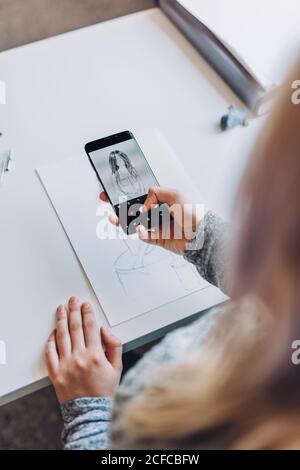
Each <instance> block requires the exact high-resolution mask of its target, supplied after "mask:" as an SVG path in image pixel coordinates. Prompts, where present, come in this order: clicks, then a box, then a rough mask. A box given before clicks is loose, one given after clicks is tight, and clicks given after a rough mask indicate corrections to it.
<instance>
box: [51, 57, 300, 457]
mask: <svg viewBox="0 0 300 470" xmlns="http://www.w3.org/2000/svg"><path fill="white" fill-rule="evenodd" d="M299 78H300V63H299V64H298V65H297V67H296V68H295V70H294V71H293V73H292V76H291V78H290V80H288V82H287V84H286V86H285V88H284V90H283V93H282V97H281V99H280V101H279V103H278V104H277V108H276V109H274V111H273V113H272V116H271V117H270V118H269V120H268V122H267V124H266V127H265V129H264V131H263V133H262V135H261V138H260V141H259V142H258V145H257V147H256V149H255V151H254V154H253V155H252V158H251V159H250V161H249V164H248V168H247V170H246V173H245V176H244V178H243V181H242V184H241V188H240V191H239V194H238V197H237V202H236V207H235V209H236V210H235V216H236V229H237V230H236V232H235V234H236V235H235V236H234V237H232V236H230V239H231V240H234V244H233V248H234V250H233V251H231V255H230V257H229V258H227V256H229V255H228V253H230V252H227V253H226V251H227V249H226V247H227V246H228V243H227V241H226V240H227V239H228V238H227V237H228V235H226V234H227V233H228V227H227V226H226V225H225V224H223V222H222V221H221V220H220V219H219V218H218V217H217V216H216V215H215V214H213V213H211V212H208V213H207V214H206V215H205V217H204V219H203V220H201V221H197V220H194V224H195V226H196V236H195V237H194V238H193V239H191V240H187V239H185V238H184V237H183V238H182V239H181V240H172V239H171V240H167V241H166V240H162V239H158V240H156V241H155V243H159V244H161V245H162V246H164V247H165V248H166V249H169V250H172V251H174V252H176V253H177V254H180V255H183V256H184V257H185V258H186V259H188V260H189V261H190V262H191V263H194V264H195V266H196V267H197V269H198V271H199V274H200V275H202V276H203V277H204V278H206V279H207V280H208V281H209V282H211V283H212V284H214V285H217V286H218V287H220V288H221V289H225V290H226V292H228V293H229V294H230V295H231V297H232V300H231V302H229V303H228V304H227V305H225V306H223V307H221V308H219V309H216V310H214V311H213V312H212V313H210V314H209V315H207V316H204V317H202V318H200V319H199V320H197V321H196V322H194V323H193V324H191V325H190V326H188V327H185V328H182V329H179V330H176V331H174V332H172V333H170V334H169V335H167V337H166V338H165V339H164V340H163V341H161V343H160V344H158V345H157V346H155V347H154V348H153V349H152V350H151V351H150V352H148V353H147V354H145V355H144V357H143V358H142V359H141V360H140V362H139V363H138V364H137V365H136V366H135V367H133V368H132V369H131V370H130V371H129V372H128V373H127V374H126V375H125V377H124V379H123V380H122V383H121V385H120V386H119V380H120V375H121V369H122V359H121V344H120V341H119V340H118V339H117V338H115V337H114V336H111V335H110V334H109V332H108V331H107V329H104V328H102V329H101V332H100V334H99V331H98V328H97V325H96V322H95V317H94V313H93V310H92V307H91V306H90V305H87V304H83V305H80V303H79V301H78V300H77V299H76V298H72V299H71V300H70V302H69V304H68V308H66V307H63V306H60V307H59V308H58V309H57V317H56V318H57V319H56V330H55V332H53V333H52V335H51V336H50V338H49V341H48V345H47V349H46V360H47V364H48V369H49V375H50V378H51V380H52V382H53V384H54V387H55V389H56V393H57V396H58V399H59V401H60V403H61V405H62V414H63V419H64V431H63V441H64V446H65V448H67V449H96V448H98V449H103V448H106V447H109V448H118V449H139V448H140V449H209V448H224V449H231V448H235V449H236V448H241V449H245V448H254V449H279V448H285V449H287V448H299V447H300V369H299V367H300V366H296V365H294V364H293V363H292V361H291V356H292V352H293V350H292V348H291V345H292V343H293V341H294V340H297V339H300V106H296V105H294V104H292V101H291V92H292V90H291V83H292V81H293V80H295V79H299ZM102 198H103V199H105V196H104V195H102ZM157 201H159V202H166V203H167V204H169V205H170V206H171V205H172V204H173V203H174V202H176V203H177V204H180V205H181V207H182V208H183V211H184V198H183V196H182V195H181V194H180V193H178V192H177V191H172V190H168V189H164V188H162V189H158V188H152V190H151V191H150V193H149V197H148V200H147V201H146V206H147V208H149V207H150V206H151V204H152V203H155V202H157ZM174 223H176V217H175V222H174ZM203 231H204V239H203V240H201V243H199V239H200V237H201V236H202V234H203ZM140 236H141V238H143V239H144V240H145V242H150V243H151V242H153V240H150V239H149V233H148V232H145V231H142V230H141V231H140ZM202 242H203V244H202ZM226 259H227V261H226ZM226 268H227V269H226ZM229 271H230V272H229ZM101 340H102V341H101Z"/></svg>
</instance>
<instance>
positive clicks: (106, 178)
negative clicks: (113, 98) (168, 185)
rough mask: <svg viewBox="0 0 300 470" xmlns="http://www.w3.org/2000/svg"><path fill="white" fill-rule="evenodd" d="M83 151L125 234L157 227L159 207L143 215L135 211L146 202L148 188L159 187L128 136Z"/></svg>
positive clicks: (127, 132)
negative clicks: (137, 229) (140, 226)
mask: <svg viewBox="0 0 300 470" xmlns="http://www.w3.org/2000/svg"><path fill="white" fill-rule="evenodd" d="M85 150H86V152H87V154H88V156H89V158H90V161H91V163H92V166H93V168H94V170H95V172H96V174H97V176H98V179H99V180H100V182H101V184H102V186H103V189H104V190H105V192H106V194H107V196H108V198H109V200H110V203H111V204H112V205H113V207H114V209H115V212H116V214H117V215H118V217H119V219H120V223H121V226H122V227H123V229H124V230H125V231H126V232H127V233H134V232H135V230H136V226H137V225H138V224H139V223H142V224H143V225H145V226H147V227H151V226H154V225H156V226H157V225H159V224H160V223H161V219H162V214H161V212H162V210H161V207H162V206H161V205H158V208H156V209H155V210H151V211H150V212H149V213H147V215H146V214H144V215H143V214H141V213H140V212H139V210H138V209H139V208H140V207H141V206H142V205H143V203H144V201H145V200H146V198H147V194H148V190H149V188H150V187H151V186H159V183H158V181H157V179H156V178H155V176H154V174H153V172H152V170H151V168H150V166H149V164H148V162H147V160H146V158H145V156H144V154H143V152H142V150H141V149H140V147H139V145H138V143H137V141H136V140H135V138H134V137H133V135H132V134H131V132H129V131H125V132H121V133H120V134H115V135H112V136H109V137H105V138H103V139H99V140H96V141H94V142H90V143H89V144H87V145H86V146H85ZM124 212H126V216H124ZM155 221H156V222H155Z"/></svg>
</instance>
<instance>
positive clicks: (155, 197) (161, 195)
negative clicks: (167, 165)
mask: <svg viewBox="0 0 300 470" xmlns="http://www.w3.org/2000/svg"><path fill="white" fill-rule="evenodd" d="M178 199H179V193H178V191H177V190H176V189H171V188H164V187H155V186H153V187H151V188H149V191H148V196H147V199H146V201H145V202H144V207H145V209H146V210H149V209H151V207H152V206H153V205H155V204H159V203H166V204H167V205H169V206H171V205H172V204H174V203H175V202H176V201H177V200H178Z"/></svg>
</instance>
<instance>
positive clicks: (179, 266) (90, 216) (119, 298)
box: [37, 131, 212, 326]
mask: <svg viewBox="0 0 300 470" xmlns="http://www.w3.org/2000/svg"><path fill="white" fill-rule="evenodd" d="M135 135H136V137H137V140H138V142H139V144H140V146H141V148H142V150H143V151H144V154H145V156H146V158H147V160H148V162H149V164H150V166H151V168H152V170H153V171H154V174H155V175H156V177H157V179H158V181H159V182H160V184H161V185H166V186H171V187H172V186H173V187H180V188H182V189H183V190H184V191H185V192H186V193H187V194H188V196H189V197H192V198H194V199H195V198H197V196H198V193H197V191H196V190H195V188H194V187H193V184H192V182H191V180H190V179H189V177H188V176H187V175H186V173H185V171H184V169H183V167H182V165H181V164H180V162H179V161H178V160H177V159H176V157H175V156H174V154H173V153H172V150H171V149H170V147H169V146H168V144H167V143H166V141H165V140H164V139H163V137H162V136H161V135H160V134H159V133H158V131H146V132H143V133H141V134H135ZM157 155H159V158H157ZM37 172H38V175H39V177H40V179H41V181H42V184H43V186H44V188H45V190H46V192H47V194H48V196H49V198H50V200H51V202H52V205H53V207H54V209H55V211H56V213H57V216H58V217H59V219H60V222H61V224H62V225H63V227H64V230H65V232H66V234H67V236H68V238H69V241H70V243H71V244H72V246H73V249H74V250H75V253H76V255H77V257H78V259H79V261H80V263H81V265H82V267H83V269H84V271H85V273H86V275H87V277H88V279H89V281H90V283H91V286H92V288H93V290H94V292H95V294H96V297H97V299H98V301H99V303H100V305H101V307H102V309H103V311H104V314H105V316H106V317H107V320H108V322H109V324H110V326H116V325H118V324H120V323H122V322H125V321H127V320H130V319H132V318H134V317H136V316H138V315H142V314H144V313H146V312H149V311H152V310H155V309H158V308H160V307H161V306H163V305H167V304H170V305H171V304H172V303H173V302H176V300H178V299H182V298H183V297H186V296H189V295H192V294H193V293H197V292H198V291H199V290H201V289H207V288H212V287H211V286H210V285H209V284H208V283H207V282H205V281H204V280H203V279H202V278H201V277H200V276H199V274H198V273H197V271H196V269H195V268H194V266H192V265H191V264H189V263H187V262H186V261H185V260H184V259H183V258H182V257H181V256H178V255H174V254H172V253H169V252H167V251H165V250H163V249H161V248H159V247H155V246H153V245H149V244H146V243H144V242H142V241H140V240H139V239H138V238H137V236H136V235H133V236H126V235H125V233H124V232H122V233H121V234H120V233H119V232H118V231H122V229H120V228H119V229H118V228H115V227H113V226H112V225H111V224H107V216H108V214H109V213H110V212H112V211H113V210H112V208H110V206H109V204H106V203H102V202H100V201H99V197H98V196H99V192H100V190H101V187H100V184H99V182H98V180H97V179H96V176H95V175H94V172H93V170H92V168H91V167H90V164H89V162H88V158H87V156H86V155H85V154H84V152H83V153H82V155H80V156H78V157H74V158H68V159H66V160H62V161H59V162H57V163H54V164H51V165H47V166H44V167H41V168H38V170H37ZM198 197H199V196H198ZM198 200H200V199H198ZM108 230H109V237H108V236H107V234H108V232H107V231H108ZM117 232H118V233H117ZM170 308H171V307H170Z"/></svg>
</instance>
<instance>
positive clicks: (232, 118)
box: [220, 105, 249, 131]
mask: <svg viewBox="0 0 300 470" xmlns="http://www.w3.org/2000/svg"><path fill="white" fill-rule="evenodd" d="M248 124H249V122H248V119H247V113H246V112H245V111H244V110H241V109H238V108H236V107H235V106H233V105H230V106H229V108H228V113H227V114H224V116H222V117H221V121H220V127H221V129H222V131H227V130H229V129H233V128H234V127H237V126H244V127H245V126H248Z"/></svg>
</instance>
